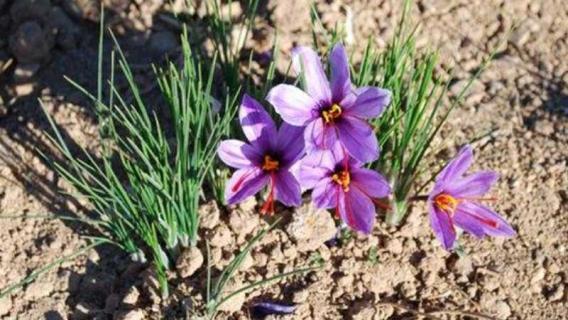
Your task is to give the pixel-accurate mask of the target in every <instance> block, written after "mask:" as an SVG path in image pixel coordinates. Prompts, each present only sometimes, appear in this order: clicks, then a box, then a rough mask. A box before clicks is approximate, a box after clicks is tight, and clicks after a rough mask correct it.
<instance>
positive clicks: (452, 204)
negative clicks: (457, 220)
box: [434, 193, 459, 214]
mask: <svg viewBox="0 0 568 320" xmlns="http://www.w3.org/2000/svg"><path fill="white" fill-rule="evenodd" d="M458 203H459V200H458V199H456V198H454V197H452V196H450V195H449V194H447V193H440V194H439V195H437V196H436V197H435V198H434V204H435V205H436V207H438V208H439V209H440V210H443V211H445V212H447V213H451V214H453V213H454V212H455V211H456V207H457V206H458Z"/></svg>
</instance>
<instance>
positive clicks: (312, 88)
mask: <svg viewBox="0 0 568 320" xmlns="http://www.w3.org/2000/svg"><path fill="white" fill-rule="evenodd" d="M292 65H293V67H294V70H295V71H296V73H297V74H298V75H300V74H303V75H304V80H305V84H306V91H307V92H308V93H309V94H310V96H312V98H314V100H315V101H316V102H317V103H319V104H325V105H327V104H330V103H331V90H330V88H329V81H327V77H326V75H325V72H324V69H323V66H322V64H321V60H320V57H319V56H318V54H317V53H316V52H315V51H314V50H313V49H312V48H309V47H296V48H294V49H293V50H292Z"/></svg>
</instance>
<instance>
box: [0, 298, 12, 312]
mask: <svg viewBox="0 0 568 320" xmlns="http://www.w3.org/2000/svg"><path fill="white" fill-rule="evenodd" d="M10 309H12V298H10V297H4V298H1V299H0V316H3V315H5V314H7V313H8V312H10Z"/></svg>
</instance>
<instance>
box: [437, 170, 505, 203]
mask: <svg viewBox="0 0 568 320" xmlns="http://www.w3.org/2000/svg"><path fill="white" fill-rule="evenodd" d="M497 179H499V174H498V173H497V172H494V171H479V172H475V173H472V174H470V175H468V176H465V177H463V178H461V179H458V180H455V181H451V182H449V183H448V184H446V186H445V188H444V190H445V191H447V192H448V193H450V194H452V195H453V196H454V197H456V198H467V197H478V196H482V195H484V194H486V193H487V192H489V190H490V189H491V186H493V184H494V183H495V181H497Z"/></svg>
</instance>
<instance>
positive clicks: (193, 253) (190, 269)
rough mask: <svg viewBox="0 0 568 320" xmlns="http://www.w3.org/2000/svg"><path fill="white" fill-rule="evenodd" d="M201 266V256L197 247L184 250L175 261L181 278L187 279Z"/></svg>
mask: <svg viewBox="0 0 568 320" xmlns="http://www.w3.org/2000/svg"><path fill="white" fill-rule="evenodd" d="M201 265H203V254H202V253H201V250H199V248H197V247H191V248H188V249H186V250H184V251H183V252H182V253H181V255H180V256H179V257H178V259H177V261H176V269H177V271H178V273H179V275H180V276H181V277H182V278H188V277H190V276H191V275H193V274H194V273H195V271H197V269H199V268H200V267H201Z"/></svg>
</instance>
